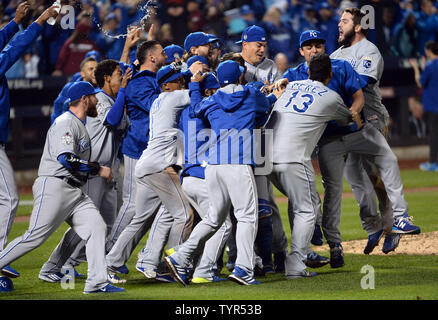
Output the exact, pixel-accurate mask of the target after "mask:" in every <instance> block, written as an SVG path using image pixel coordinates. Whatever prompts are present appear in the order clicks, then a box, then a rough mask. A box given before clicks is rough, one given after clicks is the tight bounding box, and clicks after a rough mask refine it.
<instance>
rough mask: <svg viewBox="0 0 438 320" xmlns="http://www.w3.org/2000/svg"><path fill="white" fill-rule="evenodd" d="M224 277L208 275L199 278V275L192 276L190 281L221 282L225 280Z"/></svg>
mask: <svg viewBox="0 0 438 320" xmlns="http://www.w3.org/2000/svg"><path fill="white" fill-rule="evenodd" d="M226 280H227V279H225V278H219V277H218V276H213V277H208V278H201V277H193V279H192V281H191V282H192V283H212V282H221V281H226Z"/></svg>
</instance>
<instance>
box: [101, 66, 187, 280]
mask: <svg viewBox="0 0 438 320" xmlns="http://www.w3.org/2000/svg"><path fill="white" fill-rule="evenodd" d="M157 84H158V85H159V87H160V88H161V91H162V93H161V94H160V95H159V96H158V98H157V99H156V100H155V101H154V102H153V104H152V107H151V109H150V126H149V128H150V140H149V143H148V147H147V148H146V149H145V150H144V151H143V153H142V155H141V157H140V159H139V160H138V162H137V165H136V167H135V176H136V178H137V197H136V200H135V202H136V213H135V215H134V217H133V218H132V220H131V222H130V223H129V224H128V226H126V228H125V229H124V230H123V232H122V233H121V234H120V237H119V239H118V240H117V242H116V243H115V244H114V246H113V248H112V249H111V251H110V252H109V253H108V254H107V262H108V268H109V270H110V271H111V272H113V271H115V270H117V269H118V268H119V267H120V266H122V265H123V264H124V263H125V262H126V261H127V260H128V258H129V257H130V255H131V254H132V251H133V250H134V249H135V247H136V246H137V244H138V243H139V241H140V240H141V238H142V237H143V236H144V234H145V233H146V231H147V230H148V229H149V228H150V227H151V224H152V222H153V219H154V218H155V217H156V216H157V212H158V210H159V209H160V207H161V205H162V204H163V205H164V206H165V208H166V210H168V212H169V214H170V215H171V216H172V218H173V221H171V230H170V233H169V238H168V241H167V242H168V246H169V247H173V246H177V245H179V244H181V243H182V242H183V241H185V240H186V239H187V238H188V235H189V234H190V232H191V229H192V224H193V211H192V208H191V207H190V203H189V202H188V200H187V198H186V197H185V196H184V192H183V191H182V189H181V184H180V177H179V175H178V171H179V167H181V166H182V151H183V148H181V146H179V145H178V144H179V142H180V140H179V138H178V123H179V115H180V113H181V111H182V110H183V109H184V108H186V107H187V106H188V105H189V104H190V96H189V92H188V90H182V89H183V88H184V85H185V84H184V77H183V74H182V73H181V70H180V69H178V68H177V67H175V65H173V64H172V65H167V66H164V67H162V68H161V69H160V70H159V71H158V73H157ZM157 217H158V218H159V217H160V216H157ZM136 268H137V270H138V271H140V272H142V273H143V269H144V265H143V264H142V256H140V258H139V261H138V262H137V267H136ZM146 276H147V275H146Z"/></svg>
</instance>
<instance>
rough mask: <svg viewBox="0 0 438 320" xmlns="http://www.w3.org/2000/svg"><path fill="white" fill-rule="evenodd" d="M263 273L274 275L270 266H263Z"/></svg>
mask: <svg viewBox="0 0 438 320" xmlns="http://www.w3.org/2000/svg"><path fill="white" fill-rule="evenodd" d="M263 273H264V274H265V275H266V274H275V270H274V267H273V266H272V265H270V264H268V265H266V266H263Z"/></svg>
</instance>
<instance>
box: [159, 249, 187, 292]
mask: <svg viewBox="0 0 438 320" xmlns="http://www.w3.org/2000/svg"><path fill="white" fill-rule="evenodd" d="M164 261H165V262H166V264H167V266H168V267H169V269H170V274H171V276H172V278H174V279H175V280H176V281H177V282H178V283H180V284H182V285H183V286H186V285H188V284H189V280H188V278H187V270H186V268H184V267H182V266H180V265H179V264H178V263H177V262H176V261H175V260H174V259H173V258H172V257H171V256H169V257H165V258H164Z"/></svg>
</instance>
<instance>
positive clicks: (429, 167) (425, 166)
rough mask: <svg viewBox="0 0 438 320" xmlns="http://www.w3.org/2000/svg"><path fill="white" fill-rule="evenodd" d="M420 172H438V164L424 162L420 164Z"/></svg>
mask: <svg viewBox="0 0 438 320" xmlns="http://www.w3.org/2000/svg"><path fill="white" fill-rule="evenodd" d="M420 170H422V171H438V165H437V163H436V162H423V163H420Z"/></svg>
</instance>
